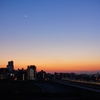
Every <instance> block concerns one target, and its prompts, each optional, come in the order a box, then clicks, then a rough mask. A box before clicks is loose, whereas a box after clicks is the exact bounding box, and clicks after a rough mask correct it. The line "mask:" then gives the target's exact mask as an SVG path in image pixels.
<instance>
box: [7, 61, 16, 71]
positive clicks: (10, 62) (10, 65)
mask: <svg viewBox="0 0 100 100" xmlns="http://www.w3.org/2000/svg"><path fill="white" fill-rule="evenodd" d="M13 64H14V62H13V61H8V65H7V70H8V72H13V71H14V65H13Z"/></svg>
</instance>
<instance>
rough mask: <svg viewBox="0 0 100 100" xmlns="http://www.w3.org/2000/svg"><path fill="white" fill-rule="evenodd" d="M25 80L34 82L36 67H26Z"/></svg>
mask: <svg viewBox="0 0 100 100" xmlns="http://www.w3.org/2000/svg"><path fill="white" fill-rule="evenodd" d="M27 79H28V80H36V66H35V65H30V66H28V67H27Z"/></svg>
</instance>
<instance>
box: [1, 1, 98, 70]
mask: <svg viewBox="0 0 100 100" xmlns="http://www.w3.org/2000/svg"><path fill="white" fill-rule="evenodd" d="M10 60H13V61H14V68H15V69H18V68H25V69H26V68H27V66H28V65H36V67H37V71H40V70H44V71H46V72H69V71H71V72H76V71H80V72H81V71H98V70H100V0H0V67H6V65H7V64H8V61H10Z"/></svg>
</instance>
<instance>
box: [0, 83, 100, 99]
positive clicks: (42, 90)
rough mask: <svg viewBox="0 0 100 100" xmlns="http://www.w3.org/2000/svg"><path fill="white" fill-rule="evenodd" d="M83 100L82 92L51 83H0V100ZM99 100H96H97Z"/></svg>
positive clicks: (90, 97)
mask: <svg viewBox="0 0 100 100" xmlns="http://www.w3.org/2000/svg"><path fill="white" fill-rule="evenodd" d="M14 99H17V100H18V99H22V100H85V99H92V100H97V98H92V96H91V94H90V96H89V98H88V96H87V97H86V98H85V97H84V94H83V91H82V90H79V89H74V88H70V87H67V86H62V85H59V84H55V83H51V82H35V81H25V82H22V81H19V82H0V100H14ZM99 99H100V98H98V100H99Z"/></svg>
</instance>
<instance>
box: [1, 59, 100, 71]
mask: <svg viewBox="0 0 100 100" xmlns="http://www.w3.org/2000/svg"><path fill="white" fill-rule="evenodd" d="M7 64H8V62H7V63H6V64H4V62H3V63H1V64H0V67H4V68H5V67H6V66H7ZM28 65H35V66H36V67H37V71H41V70H44V71H46V72H77V71H78V72H79V71H96V70H100V62H99V61H92V60H91V61H82V60H80V61H66V62H63V61H61V62H54V61H51V62H46V63H44V62H42V61H41V62H40V63H38V62H35V63H33V64H32V62H25V63H24V62H20V63H15V62H14V69H16V70H17V69H18V68H19V69H22V68H24V69H27V66H28Z"/></svg>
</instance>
